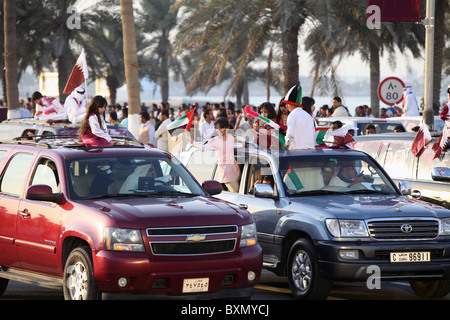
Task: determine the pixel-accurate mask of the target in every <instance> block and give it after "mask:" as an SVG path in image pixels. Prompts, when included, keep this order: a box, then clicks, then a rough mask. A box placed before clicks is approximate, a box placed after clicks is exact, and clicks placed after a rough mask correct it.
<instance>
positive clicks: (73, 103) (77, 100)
mask: <svg viewBox="0 0 450 320" xmlns="http://www.w3.org/2000/svg"><path fill="white" fill-rule="evenodd" d="M84 92H85V90H84V88H83V87H81V86H80V87H77V88H75V90H73V91H72V93H71V94H70V95H69V96H68V97H67V99H66V102H65V103H64V108H65V109H66V110H67V118H68V119H69V121H70V122H72V123H73V124H80V123H81V122H82V121H83V119H84V117H85V115H86V100H85V99H84Z"/></svg>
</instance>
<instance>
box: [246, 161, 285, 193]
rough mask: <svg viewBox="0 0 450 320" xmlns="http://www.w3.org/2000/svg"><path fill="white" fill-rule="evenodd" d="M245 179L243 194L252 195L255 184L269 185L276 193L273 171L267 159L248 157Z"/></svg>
mask: <svg viewBox="0 0 450 320" xmlns="http://www.w3.org/2000/svg"><path fill="white" fill-rule="evenodd" d="M247 177H248V178H247V179H246V184H245V187H244V193H245V194H253V192H254V187H255V184H257V183H265V184H270V185H271V186H272V188H273V190H274V191H275V194H276V193H277V191H276V190H277V188H276V185H275V179H274V176H273V171H272V168H271V166H270V162H269V161H268V160H267V159H265V158H263V157H255V156H252V157H250V160H249V163H248V170H247Z"/></svg>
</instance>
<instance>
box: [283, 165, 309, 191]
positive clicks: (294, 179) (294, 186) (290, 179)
mask: <svg viewBox="0 0 450 320" xmlns="http://www.w3.org/2000/svg"><path fill="white" fill-rule="evenodd" d="M283 182H284V183H286V186H287V188H288V189H289V190H300V189H303V188H304V187H303V184H302V182H301V181H300V178H299V177H298V175H297V174H296V173H295V171H294V170H293V169H292V166H289V169H288V171H287V172H286V174H285V175H284V178H283Z"/></svg>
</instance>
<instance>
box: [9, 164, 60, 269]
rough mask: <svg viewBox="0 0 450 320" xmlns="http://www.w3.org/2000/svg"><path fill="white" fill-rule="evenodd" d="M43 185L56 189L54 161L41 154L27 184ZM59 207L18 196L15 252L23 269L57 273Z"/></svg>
mask: <svg viewBox="0 0 450 320" xmlns="http://www.w3.org/2000/svg"><path fill="white" fill-rule="evenodd" d="M37 184H45V185H48V186H50V187H51V188H52V191H53V193H58V192H60V185H59V174H58V170H57V167H56V162H55V161H54V160H52V159H50V158H48V157H41V158H40V159H39V160H38V161H37V163H36V164H35V165H34V168H33V171H32V175H31V178H30V179H29V180H28V186H31V185H37ZM60 218H61V207H60V206H59V205H58V204H56V203H52V202H44V201H34V200H28V199H25V197H24V198H23V199H22V201H21V202H20V204H19V217H18V219H17V239H16V247H17V255H18V258H19V261H20V264H21V266H22V268H23V269H26V270H30V271H36V272H41V273H45V274H50V275H55V276H57V275H59V270H57V269H56V268H55V266H57V265H58V263H57V257H56V247H57V245H58V242H59V233H60V232H59V231H60Z"/></svg>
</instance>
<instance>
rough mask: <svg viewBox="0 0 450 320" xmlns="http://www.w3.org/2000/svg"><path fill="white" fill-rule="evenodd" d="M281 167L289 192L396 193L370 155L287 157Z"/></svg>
mask: <svg viewBox="0 0 450 320" xmlns="http://www.w3.org/2000/svg"><path fill="white" fill-rule="evenodd" d="M279 170H280V172H279V173H280V177H281V178H282V180H283V187H284V189H285V191H286V194H289V195H302V194H308V195H311V194H312V195H314V194H324V193H387V194H395V193H396V191H395V187H394V186H393V185H392V184H391V182H390V181H389V180H388V178H387V177H386V176H385V175H384V174H383V172H382V171H381V170H380V168H379V167H378V165H377V164H376V163H374V162H372V160H371V159H370V158H368V157H367V156H354V155H333V156H327V155H321V156H305V157H284V158H280V169H279Z"/></svg>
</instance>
